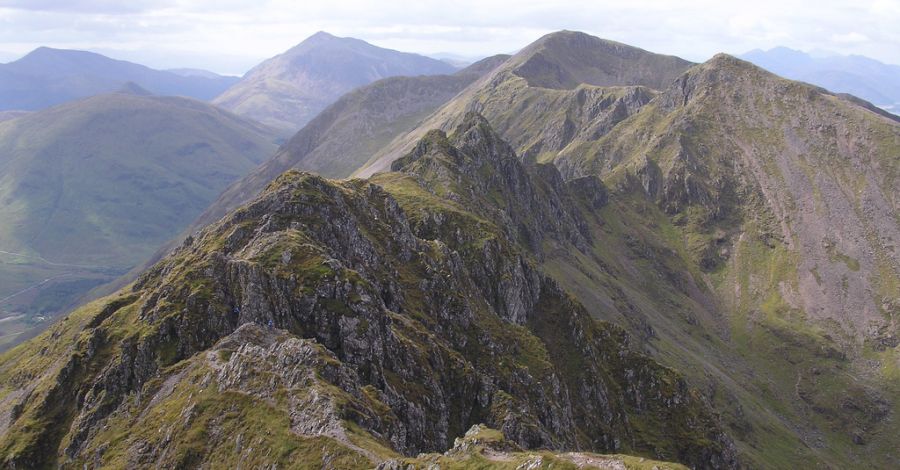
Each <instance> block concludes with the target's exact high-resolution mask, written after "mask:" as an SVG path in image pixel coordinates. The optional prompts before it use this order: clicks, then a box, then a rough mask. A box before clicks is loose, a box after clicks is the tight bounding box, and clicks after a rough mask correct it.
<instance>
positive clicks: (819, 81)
mask: <svg viewBox="0 0 900 470" xmlns="http://www.w3.org/2000/svg"><path fill="white" fill-rule="evenodd" d="M740 57H741V58H743V59H744V60H748V61H750V62H753V63H754V64H756V65H759V66H760V67H763V68H765V69H766V70H769V71H771V72H773V73H777V74H778V75H781V76H782V77H785V78H789V79H791V80H800V81H804V82H807V83H811V84H813V85H818V86H820V87H823V88H827V89H828V90H830V91H833V92H837V93H849V94H851V95H854V96H857V97H859V98H862V99H864V100H866V101H869V102H871V103H873V104H875V105H876V106H879V107H882V108H884V109H887V110H888V111H891V112H893V113H894V114H900V65H893V64H885V63H883V62H879V61H877V60H875V59H871V58H868V57H864V56H861V55H838V54H815V55H814V54H809V53H805V52H802V51H798V50H794V49H790V48H787V47H776V48H772V49H769V50H765V51H764V50H760V49H756V50H753V51H750V52H747V53H746V54H742V55H741V56H740Z"/></svg>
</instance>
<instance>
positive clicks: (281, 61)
mask: <svg viewBox="0 0 900 470" xmlns="http://www.w3.org/2000/svg"><path fill="white" fill-rule="evenodd" d="M453 70H454V69H453V67H452V66H450V65H448V64H446V63H444V62H441V61H439V60H435V59H431V58H428V57H424V56H420V55H416V54H409V53H404V52H397V51H393V50H390V49H383V48H380V47H376V46H373V45H371V44H368V43H366V42H364V41H360V40H359V39H353V38H338V37H335V36H332V35H330V34H328V33H325V32H319V33H316V34H314V35H313V36H310V37H309V38H307V39H306V40H304V41H303V42H301V43H300V44H298V45H297V46H295V47H293V48H292V49H290V50H288V51H287V52H285V53H283V54H281V55H278V56H276V57H273V58H271V59H268V60H266V61H265V62H263V63H261V64H259V65H258V66H256V67H254V68H253V69H252V70H250V71H249V72H247V74H246V75H244V77H243V78H242V79H241V81H240V82H238V83H237V84H235V85H234V86H232V87H231V88H229V89H228V90H227V91H226V92H225V93H223V94H222V95H221V96H219V97H218V98H216V99H215V100H214V103H216V104H217V105H219V106H222V107H224V108H226V109H229V110H231V111H233V112H235V113H237V114H239V115H241V116H246V117H249V118H252V119H255V120H257V121H259V122H262V123H264V124H267V125H270V126H272V127H276V128H279V129H283V130H285V131H288V132H291V133H292V132H295V131H296V130H298V129H300V128H302V127H303V126H304V125H306V123H307V122H309V121H310V120H311V119H312V118H313V117H315V116H316V115H317V114H319V112H320V111H322V110H323V109H325V108H326V107H327V106H328V105H330V104H331V103H334V102H335V101H337V99H338V98H340V97H341V95H343V94H344V93H347V92H348V91H350V90H352V89H354V88H357V87H359V86H362V85H366V84H368V83H371V82H374V81H376V80H379V79H382V78H387V77H391V76H416V75H437V74H448V73H451V72H453Z"/></svg>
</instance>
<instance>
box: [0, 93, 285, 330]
mask: <svg viewBox="0 0 900 470" xmlns="http://www.w3.org/2000/svg"><path fill="white" fill-rule="evenodd" d="M274 141H275V136H274V132H273V131H272V130H270V129H268V128H265V127H262V126H260V125H258V124H255V123H252V122H249V121H247V120H244V119H242V118H239V117H237V116H235V115H233V114H231V113H228V112H225V111H222V110H220V109H217V108H214V107H212V106H210V105H207V104H205V103H201V102H199V101H194V100H190V99H185V98H163V97H153V96H145V95H143V94H134V93H114V94H108V95H100V96H96V97H91V98H87V99H85V100H81V101H76V102H73V103H68V104H65V105H60V106H57V107H53V108H50V109H47V110H42V111H38V112H33V113H29V114H26V115H24V116H22V117H19V118H17V119H12V120H8V121H4V122H0V201H3V203H2V204H0V220H3V223H2V224H0V251H2V253H0V261H2V264H0V279H2V281H0V299H3V300H2V302H0V310H2V311H3V313H4V317H7V316H10V315H11V316H15V317H16V318H20V317H18V315H24V317H21V319H22V320H23V321H25V320H28V319H29V318H32V317H34V316H36V315H53V314H55V313H57V312H58V311H59V310H61V309H64V308H65V307H67V306H68V304H69V303H70V302H72V301H73V300H75V299H76V298H77V297H78V296H79V293H84V292H86V291H87V290H88V289H90V287H92V286H94V285H97V284H99V283H102V282H104V281H108V280H110V279H111V278H113V277H115V276H117V275H119V274H121V273H123V272H125V271H127V270H128V269H130V268H131V267H132V266H134V265H135V264H137V263H139V262H141V261H143V260H144V259H145V258H146V257H148V256H149V255H150V254H152V253H153V251H154V250H155V249H156V247H157V246H159V245H160V244H162V243H163V242H165V241H167V240H168V239H170V238H171V237H173V236H174V235H176V234H178V233H179V232H180V231H181V230H182V229H183V228H184V227H185V226H187V225H188V224H189V223H190V221H191V220H192V219H193V218H194V217H196V216H197V214H199V213H200V212H201V211H202V210H203V209H204V208H205V207H206V205H207V204H209V202H210V201H211V200H212V199H213V198H214V197H215V196H216V195H217V194H218V193H219V192H220V191H221V190H222V189H223V188H224V187H225V186H226V185H227V184H228V183H230V182H232V181H234V180H235V179H236V178H238V177H240V176H242V175H243V174H244V173H245V172H247V171H249V170H250V169H251V168H253V167H254V166H255V165H257V164H258V163H260V162H261V161H262V160H264V159H265V158H266V157H268V156H269V155H270V154H271V153H272V152H274V150H275V148H276V145H275V143H274ZM48 279H49V281H45V280H48ZM25 323H27V321H26V322H25ZM23 326H27V324H26V325H23ZM2 329H3V334H4V336H5V337H4V339H5V340H10V339H14V337H15V335H14V333H15V332H16V331H20V330H21V328H19V327H10V325H9V324H8V323H6V324H4V326H3V327H2Z"/></svg>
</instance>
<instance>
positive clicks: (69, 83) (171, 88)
mask: <svg viewBox="0 0 900 470" xmlns="http://www.w3.org/2000/svg"><path fill="white" fill-rule="evenodd" d="M237 81H238V78H237V77H224V76H220V75H216V74H212V73H211V72H203V73H199V72H197V71H194V72H192V73H188V72H186V71H178V72H169V71H162V70H154V69H151V68H149V67H145V66H143V65H139V64H135V63H131V62H126V61H122V60H115V59H110V58H109V57H106V56H103V55H100V54H96V53H93V52H86V51H76V50H66V49H51V48H48V47H41V48H38V49H35V50H34V51H33V52H31V53H29V54H28V55H26V56H25V57H22V58H21V59H19V60H16V61H14V62H10V63H7V64H0V110H36V109H42V108H46V107H49V106H53V105H57V104H61V103H65V102H67V101H71V100H74V99H79V98H85V97H88V96H93V95H98V94H102V93H110V92H114V91H116V90H118V89H120V88H121V87H122V86H123V85H124V84H125V83H127V82H134V83H137V84H138V85H140V86H141V87H143V88H145V89H147V90H149V91H151V92H152V93H155V94H159V95H171V96H185V97H190V98H196V99H199V100H204V101H205V100H210V99H212V98H214V97H216V96H218V95H219V94H221V93H222V92H223V91H225V90H226V89H227V88H228V87H229V86H231V85H233V84H234V83H236V82H237Z"/></svg>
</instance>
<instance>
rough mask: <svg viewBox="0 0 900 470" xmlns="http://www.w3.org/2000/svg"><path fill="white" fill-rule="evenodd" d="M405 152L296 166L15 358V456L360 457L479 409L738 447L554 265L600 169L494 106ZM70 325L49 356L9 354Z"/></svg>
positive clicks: (724, 462)
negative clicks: (570, 167)
mask: <svg viewBox="0 0 900 470" xmlns="http://www.w3.org/2000/svg"><path fill="white" fill-rule="evenodd" d="M402 162H403V163H402V164H400V165H398V172H395V173H390V174H385V175H381V176H380V178H379V179H376V180H373V181H362V180H351V181H344V182H336V181H329V180H326V179H323V178H321V177H318V176H314V175H311V174H305V173H299V172H289V173H286V174H284V175H282V176H281V177H279V178H278V179H277V180H276V181H275V182H273V183H272V185H271V186H270V187H269V188H268V189H267V190H266V192H265V193H264V194H263V195H262V196H260V197H259V198H258V199H256V200H255V201H253V202H251V203H250V204H248V205H246V206H244V207H242V208H240V209H239V210H237V211H236V212H234V213H232V214H231V215H229V216H228V217H226V218H225V219H223V220H222V221H221V222H219V223H217V224H215V225H213V226H212V227H210V228H209V229H207V230H205V231H203V232H201V233H200V234H198V235H197V236H195V237H192V238H189V239H188V240H186V241H185V243H184V245H183V246H182V247H181V248H180V249H178V250H177V251H176V252H174V253H173V254H172V255H171V256H169V257H168V258H166V259H164V260H163V261H162V262H160V263H159V264H157V265H156V266H155V267H154V268H152V269H151V270H150V271H148V272H147V273H145V274H144V275H143V276H142V277H141V278H140V279H139V280H138V281H137V282H136V283H135V284H134V285H133V286H132V287H131V288H130V289H128V290H126V291H125V292H123V293H122V294H120V297H118V298H116V299H115V300H107V301H105V302H101V304H99V305H104V304H105V306H102V307H99V308H98V307H86V308H85V309H83V310H82V311H80V312H78V313H76V314H73V315H72V318H70V319H68V320H66V322H63V323H62V324H60V325H58V326H57V327H55V328H54V329H53V330H51V331H49V332H48V333H47V334H46V336H44V337H40V338H38V339H36V340H35V341H32V342H29V343H26V344H25V345H23V346H22V347H20V348H18V349H16V350H14V351H12V352H11V353H10V354H8V355H7V356H5V357H4V362H3V364H2V365H0V370H2V371H3V372H2V375H0V380H2V383H3V386H4V390H6V391H7V393H6V395H5V396H6V398H5V399H4V401H3V405H2V409H3V410H8V413H9V416H10V419H9V420H8V422H7V425H6V426H5V427H4V429H3V434H2V441H0V446H2V449H3V455H5V464H6V465H8V466H11V467H14V468H33V467H45V466H55V465H82V464H87V465H98V466H103V465H119V464H125V465H126V466H136V467H149V466H159V465H161V466H216V465H223V464H226V463H227V464H228V465H230V466H234V465H236V464H240V465H242V466H260V465H262V466H268V465H273V464H275V465H279V466H284V465H287V464H288V462H292V461H296V459H312V460H321V461H322V462H325V463H327V465H326V466H328V465H331V466H336V467H344V466H347V467H365V466H373V465H375V464H377V463H378V462H381V461H383V460H385V459H388V458H398V457H399V456H401V455H406V456H414V455H417V454H419V453H421V452H445V451H447V450H448V449H450V448H451V447H453V445H454V440H455V439H456V438H459V437H461V436H463V435H464V434H465V433H466V431H467V430H469V429H470V428H471V427H472V426H473V425H476V424H480V423H484V424H485V425H487V426H489V427H492V428H495V429H498V430H499V431H500V432H502V434H503V435H504V436H505V438H506V439H507V440H508V441H509V442H510V443H511V445H515V446H518V447H520V448H522V449H553V450H589V451H599V452H607V451H614V452H619V453H636V454H641V455H645V456H647V457H656V458H660V459H666V460H674V461H679V462H683V463H685V464H687V465H690V466H692V467H695V468H731V467H735V466H736V465H737V461H736V457H735V449H734V447H733V444H732V443H731V440H730V438H729V437H728V436H727V435H726V434H725V433H724V432H723V431H722V428H721V427H720V424H719V422H718V419H717V417H716V416H715V415H714V414H713V413H712V412H711V411H710V410H709V408H708V407H707V405H706V403H705V401H704V400H703V399H702V398H701V396H700V394H699V393H698V392H697V391H696V390H693V389H691V388H690V387H689V386H688V385H687V383H686V382H685V380H684V379H683V378H682V377H681V376H680V375H679V374H678V373H676V372H674V371H672V370H670V369H667V368H664V367H662V366H660V365H658V364H657V363H655V362H654V361H653V360H651V359H649V358H648V357H646V356H644V355H642V354H641V353H639V352H637V351H635V350H634V349H632V347H631V346H630V345H629V340H628V336H627V335H626V334H625V332H624V331H623V330H622V329H620V328H618V327H616V326H614V325H611V324H608V323H604V322H598V321H596V320H594V319H593V318H591V317H590V316H589V315H588V314H587V312H586V311H585V309H584V307H583V306H582V305H581V304H579V303H578V302H577V301H576V300H574V299H573V298H572V297H571V296H570V295H569V294H568V293H567V292H566V291H565V290H564V289H563V288H562V287H561V286H560V285H559V284H558V283H557V282H555V281H554V280H552V279H551V278H549V277H548V276H546V275H545V274H543V273H542V272H541V270H540V269H538V265H537V264H536V263H537V261H536V260H538V259H540V258H541V257H542V256H544V250H546V249H549V248H550V247H551V246H554V245H558V246H571V247H572V249H573V250H579V249H582V250H586V249H588V247H589V246H590V245H591V244H592V243H594V241H593V240H592V239H591V237H590V234H588V233H587V232H586V231H585V230H584V221H583V219H584V217H586V216H587V214H586V211H585V210H584V208H585V207H590V206H596V205H597V204H602V203H603V200H604V199H605V197H606V193H605V189H604V188H603V186H602V183H600V182H599V181H598V180H594V181H590V180H583V181H580V182H577V183H574V184H571V185H570V184H564V183H563V181H562V179H561V177H560V175H559V173H558V171H556V169H555V168H553V167H552V166H539V167H533V168H527V167H525V166H523V165H522V164H521V163H520V162H519V160H518V158H517V157H516V155H515V153H514V152H512V151H511V148H510V147H509V145H508V144H507V143H505V142H503V141H502V140H501V139H500V138H499V137H498V136H497V135H496V134H495V133H494V132H493V131H492V130H491V129H490V127H489V126H488V125H487V123H486V121H485V120H484V119H483V118H481V117H480V116H477V115H469V116H467V117H466V119H465V120H464V121H463V123H462V124H461V125H460V126H459V127H458V128H457V129H456V130H455V132H454V133H453V134H452V135H451V136H449V137H448V136H446V135H444V134H442V133H440V132H437V133H433V134H430V135H429V136H428V138H426V139H425V140H424V141H423V142H422V143H421V144H420V145H419V146H418V147H417V149H416V150H415V151H414V152H413V153H412V154H410V155H409V156H408V157H407V158H405V159H404V160H403V161H402ZM573 189H578V192H577V193H576V192H574V191H573ZM80 322H81V323H80ZM54 335H56V336H57V337H59V336H66V335H68V336H67V337H68V338H71V339H72V341H73V345H72V346H71V347H69V348H65V347H63V346H61V345H55V346H54V347H53V348H52V349H45V350H44V352H43V353H40V354H39V356H40V357H46V360H48V361H53V364H56V365H55V366H52V367H47V366H46V364H44V363H41V364H34V366H31V365H29V366H25V367H22V366H20V365H17V364H15V363H14V361H17V360H18V359H19V358H22V357H25V356H27V355H28V354H30V351H32V350H33V348H41V347H44V346H42V345H43V344H46V343H47V342H48V341H51V338H52V337H53V336H54ZM41 365H43V366H44V367H40V366H41ZM64 396H66V397H70V398H69V399H65V400H64V399H63V397H64ZM254 423H265V424H260V428H259V429H254V428H253V427H254V425H255V424H254ZM662 429H665V432H661V430H662ZM251 448H252V450H251ZM567 458H568V457H567ZM572 458H576V457H572ZM578 458H582V457H578ZM584 458H587V457H584ZM570 460H571V459H570ZM337 462H340V463H337Z"/></svg>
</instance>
